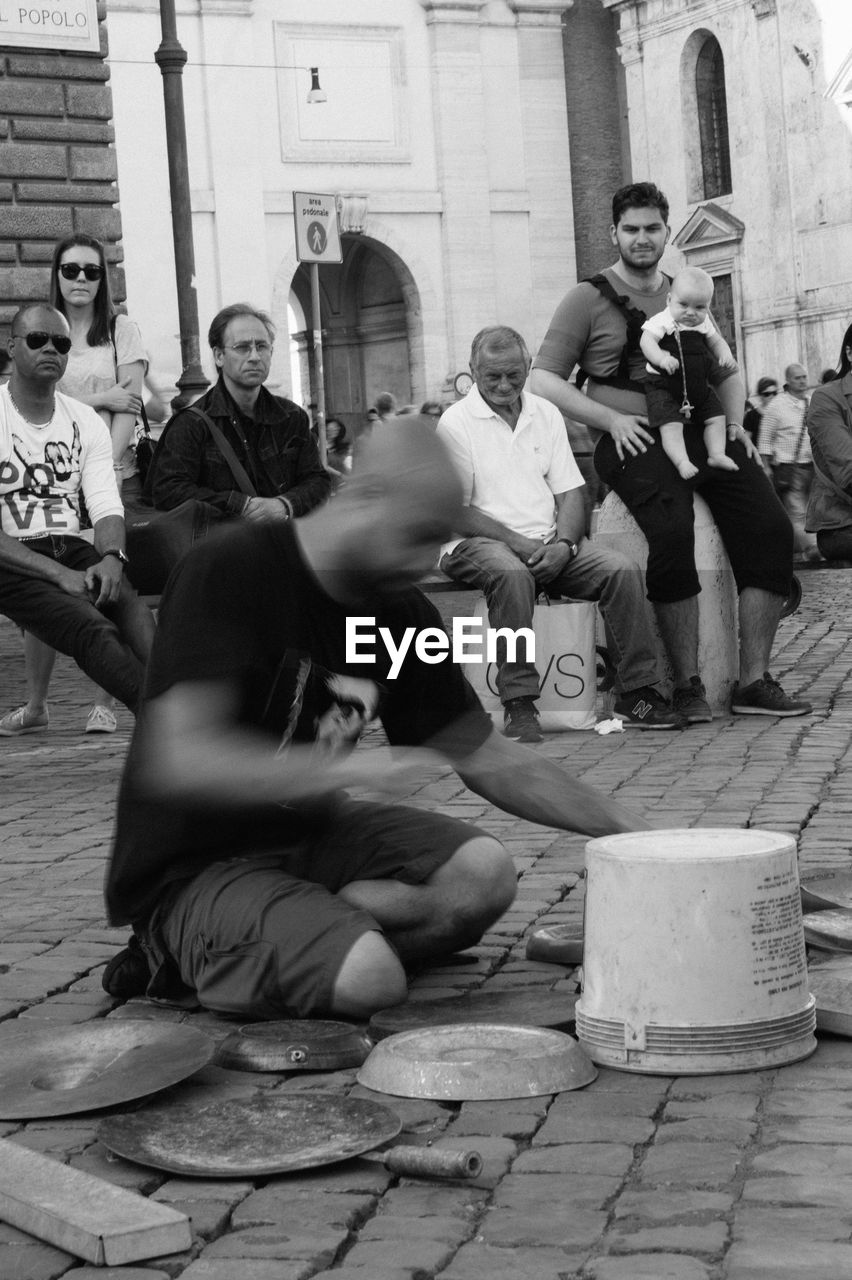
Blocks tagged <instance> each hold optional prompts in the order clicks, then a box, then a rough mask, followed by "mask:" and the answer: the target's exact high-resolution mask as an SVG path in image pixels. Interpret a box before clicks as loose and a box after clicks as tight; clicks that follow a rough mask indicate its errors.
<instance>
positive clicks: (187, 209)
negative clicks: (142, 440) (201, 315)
mask: <svg viewBox="0 0 852 1280" xmlns="http://www.w3.org/2000/svg"><path fill="white" fill-rule="evenodd" d="M160 26H161V28H162V33H163V39H162V42H161V44H160V47H159V49H158V50H157V52H156V53H155V54H154V60H155V62H156V63H157V66H158V67H159V68H160V72H161V74H162V77H163V98H164V101H165V112H166V148H167V150H168V157H169V192H170V195H171V203H172V236H173V239H174V247H175V278H176V282H177V297H178V317H179V324H180V355H181V364H182V366H183V372H182V373H181V376H180V377H179V378H178V382H177V385H178V394H177V395H176V396H175V398H174V400H173V401H172V408H173V409H174V410H175V411H177V410H178V409H182V408H184V407H185V406H186V405H188V404H190V403H191V402H192V401H193V400H195V399H197V398H198V396H199V395H201V394H202V393H203V392H204V391H206V390H207V388H208V387H209V385H210V383H209V381H208V379H207V378H206V377H205V374H204V370H203V369H202V367H201V350H200V345H199V338H198V299H197V297H196V294H195V251H194V249H193V244H192V208H191V206H190V201H189V165H188V161H187V149H186V118H185V116H184V110H183V68H184V65H185V63H186V51H185V50H184V48H183V47H182V45H181V43H180V41H179V40H178V38H177V18H176V16H175V0H160Z"/></svg>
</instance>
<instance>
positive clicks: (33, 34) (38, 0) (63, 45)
mask: <svg viewBox="0 0 852 1280" xmlns="http://www.w3.org/2000/svg"><path fill="white" fill-rule="evenodd" d="M100 47H101V40H100V33H99V31H98V11H97V0H0V49H12V48H26V49H64V50H67V51H68V52H74V53H79V52H84V53H97V52H98V50H99V49H100Z"/></svg>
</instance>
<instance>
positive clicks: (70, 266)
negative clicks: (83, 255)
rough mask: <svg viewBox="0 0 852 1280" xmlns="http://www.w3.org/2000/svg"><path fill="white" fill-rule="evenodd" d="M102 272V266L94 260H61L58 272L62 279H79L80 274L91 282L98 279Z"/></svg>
mask: <svg viewBox="0 0 852 1280" xmlns="http://www.w3.org/2000/svg"><path fill="white" fill-rule="evenodd" d="M103 273H104V269H103V267H99V266H98V265H97V264H96V263H94V262H62V263H60V265H59V274H60V275H61V276H62V279H63V280H79V278H80V276H81V274H82V275H84V276H85V277H86V279H87V280H89V281H90V282H91V281H95V280H100V278H101V276H102V275H103Z"/></svg>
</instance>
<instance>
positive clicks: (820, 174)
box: [602, 0, 852, 386]
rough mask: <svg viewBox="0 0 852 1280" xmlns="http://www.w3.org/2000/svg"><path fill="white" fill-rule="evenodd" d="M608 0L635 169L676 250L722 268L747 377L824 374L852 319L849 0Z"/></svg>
mask: <svg viewBox="0 0 852 1280" xmlns="http://www.w3.org/2000/svg"><path fill="white" fill-rule="evenodd" d="M602 2H603V4H604V5H605V7H606V8H607V9H608V10H609V11H610V12H611V13H612V14H614V15H615V17H616V18H617V20H618V42H619V52H620V56H621V60H622V63H623V66H624V75H625V82H626V87H625V98H626V104H627V111H628V121H629V133H630V154H631V164H632V172H633V175H634V177H636V178H640V177H651V178H653V179H654V180H655V181H656V182H657V183H658V184H659V185H660V186H661V187H662V188H663V190H664V191H665V192H666V194H667V195H668V197H669V199H670V201H671V225H672V230H673V233H674V235H673V241H672V253H671V254H670V255H669V258H668V259H667V261H668V262H669V263H670V264H671V265H673V266H676V265H678V264H679V263H680V262H684V261H685V262H689V263H691V264H694V265H696V266H701V267H704V268H705V269H706V270H707V271H709V272H710V274H711V275H712V276H714V277H715V278H716V302H715V310H716V313H717V316H718V318H719V319H720V321H722V322H723V324H724V327H725V329H726V336H727V337H728V338H729V340H730V341H731V342H732V344H733V345H734V347H735V349H736V351H737V356H738V359H739V360H740V363H741V364H742V365H743V367H744V369H745V372H746V376H747V379H748V382H749V385H750V386H753V385H754V384H755V383H756V381H757V379H758V377H760V376H761V375H762V374H770V375H772V376H773V377H780V376H781V375H782V373H783V369H784V367H785V365H787V364H788V363H790V362H792V361H800V362H801V363H802V364H804V365H805V367H806V368H807V369H808V371H809V373H810V375H811V378H812V379H813V380H814V381H816V380H817V378H818V376H819V373H820V371H821V370H822V369H823V368H825V367H826V366H829V365H832V364H834V362H835V361H836V359H837V355H838V351H839V346H840V338H841V335H842V333H843V331H844V330H845V328H846V326H847V324H848V323H849V321H850V319H852V111H850V107H849V100H850V96H852V95H850V93H849V89H850V82H852V69H850V58H849V55H850V50H852V5H850V4H849V3H848V0H602ZM844 68H845V71H844Z"/></svg>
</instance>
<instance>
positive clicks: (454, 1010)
mask: <svg viewBox="0 0 852 1280" xmlns="http://www.w3.org/2000/svg"><path fill="white" fill-rule="evenodd" d="M576 1003H577V996H576V995H573V994H570V993H569V994H566V993H565V992H564V991H542V990H541V988H535V989H529V988H527V989H524V988H515V989H514V990H505V991H468V992H466V993H465V994H464V995H461V996H450V997H449V998H448V999H445V1000H407V1001H406V1002H405V1003H404V1004H397V1005H394V1006H393V1007H392V1008H390V1009H380V1010H379V1012H378V1013H374V1014H373V1016H372V1018H371V1019H370V1022H369V1026H368V1028H367V1029H368V1031H369V1033H370V1035H371V1036H372V1037H373V1039H374V1040H380V1039H381V1038H382V1037H383V1036H390V1035H396V1034H397V1033H398V1032H400V1031H416V1030H417V1028H418V1027H434V1026H447V1025H449V1024H450V1023H472V1022H500V1023H509V1024H513V1025H516V1026H521V1027H564V1026H567V1025H568V1023H570V1022H573V1021H574V1005H575V1004H576Z"/></svg>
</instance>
